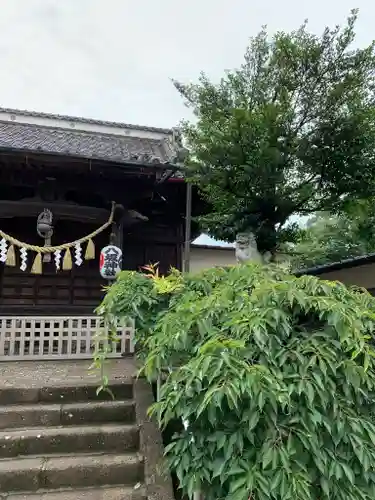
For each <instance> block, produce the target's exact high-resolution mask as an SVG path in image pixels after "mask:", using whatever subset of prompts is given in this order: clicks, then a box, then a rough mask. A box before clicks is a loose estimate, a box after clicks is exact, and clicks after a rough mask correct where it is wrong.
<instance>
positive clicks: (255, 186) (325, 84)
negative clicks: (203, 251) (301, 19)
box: [175, 11, 375, 254]
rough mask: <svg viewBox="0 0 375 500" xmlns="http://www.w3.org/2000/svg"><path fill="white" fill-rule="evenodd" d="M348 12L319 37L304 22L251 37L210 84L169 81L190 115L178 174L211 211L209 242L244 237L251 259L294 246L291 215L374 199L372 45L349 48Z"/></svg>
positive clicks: (205, 221) (205, 224) (204, 220)
mask: <svg viewBox="0 0 375 500" xmlns="http://www.w3.org/2000/svg"><path fill="white" fill-rule="evenodd" d="M356 18H357V12H356V11H353V12H352V14H351V16H350V17H349V19H348V23H347V25H346V26H345V27H343V28H339V27H336V28H335V29H333V30H330V29H329V28H326V29H325V31H324V33H323V35H322V36H321V37H317V36H315V35H313V34H310V33H309V32H308V31H307V27H306V26H307V25H306V23H305V24H304V25H302V26H301V28H300V29H298V30H297V31H295V32H292V33H284V32H279V33H277V34H276V35H274V36H273V37H272V38H271V39H270V38H269V37H268V35H267V33H266V31H265V30H263V31H261V32H260V33H259V34H258V36H256V37H255V38H254V39H252V41H251V43H250V46H249V47H248V49H247V51H246V54H245V59H244V63H243V65H242V66H241V68H240V69H238V70H234V71H228V72H227V73H226V75H225V76H224V77H223V78H222V79H221V81H220V82H219V83H217V84H216V83H213V82H211V81H210V80H209V78H208V77H207V76H205V75H204V74H202V76H201V77H200V79H199V82H198V83H196V84H187V85H185V84H183V83H179V82H175V86H176V87H177V89H178V91H179V92H180V93H181V95H182V96H183V98H184V100H185V102H186V104H187V105H188V106H190V107H191V108H192V110H193V112H194V114H195V117H196V120H195V121H194V122H193V123H184V124H183V133H184V137H185V140H186V143H187V146H188V148H189V149H190V152H191V155H190V159H189V161H188V162H187V171H188V173H189V175H190V178H191V181H192V182H193V183H195V184H196V185H197V186H198V187H199V189H200V190H201V193H202V194H203V196H204V197H205V199H206V200H207V201H208V202H209V204H210V206H211V211H210V213H209V214H208V215H206V216H203V217H201V218H200V223H201V225H202V229H203V230H205V231H207V232H208V233H209V234H210V235H212V236H214V237H216V238H219V239H223V240H229V241H233V240H234V238H235V234H236V233H238V232H247V231H250V232H253V233H254V235H255V237H256V240H257V244H258V248H259V250H260V252H262V253H263V252H266V251H270V252H271V254H274V253H275V251H276V250H277V248H278V246H279V244H280V243H283V242H284V241H293V238H294V236H295V230H296V227H295V226H294V227H293V226H290V225H288V221H289V219H290V216H291V215H293V214H301V215H306V214H311V213H314V212H316V211H321V210H324V211H326V210H327V211H334V210H336V209H338V208H339V207H341V205H342V204H343V203H344V202H345V201H346V200H347V199H356V198H359V197H362V198H364V197H367V196H368V195H370V194H373V193H374V187H375V182H374V178H375V162H374V144H375V141H374V134H375V126H374V125H375V122H374V119H375V117H374V108H373V102H374V75H375V72H374V70H375V59H374V44H371V45H370V46H368V47H366V48H364V49H353V48H352V47H351V45H352V42H353V41H354V38H355V32H354V27H355V21H356Z"/></svg>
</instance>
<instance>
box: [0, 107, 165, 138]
mask: <svg viewBox="0 0 375 500" xmlns="http://www.w3.org/2000/svg"><path fill="white" fill-rule="evenodd" d="M1 110H2V108H0V112H1ZM0 124H4V125H12V126H18V127H26V128H27V127H35V128H38V129H39V128H41V129H46V130H49V131H51V130H52V131H56V132H61V133H66V132H68V133H69V134H70V133H72V134H74V133H76V134H81V135H86V136H93V135H95V136H101V137H102V136H104V137H112V138H116V139H118V140H122V139H124V138H129V137H131V138H132V139H137V140H139V141H146V142H150V141H151V142H155V143H156V144H164V142H165V141H166V139H155V138H153V137H147V138H145V137H138V136H127V135H125V136H123V135H118V134H115V133H113V132H96V131H95V132H94V131H91V130H83V129H80V128H67V127H58V126H51V125H47V124H45V125H44V124H39V123H23V122H17V121H12V122H9V121H7V120H2V119H1V117H0Z"/></svg>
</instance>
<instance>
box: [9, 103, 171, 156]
mask: <svg viewBox="0 0 375 500" xmlns="http://www.w3.org/2000/svg"><path fill="white" fill-rule="evenodd" d="M0 112H5V113H10V114H14V115H15V116H16V115H17V114H22V115H23V116H30V117H36V118H49V119H54V120H62V121H63V120H64V121H65V120H68V121H69V122H71V123H84V124H85V123H86V124H94V125H101V126H112V127H113V126H114V127H118V128H124V129H129V130H130V129H132V130H139V131H143V132H159V133H162V134H165V135H166V139H154V138H148V137H146V138H145V137H135V136H131V135H129V136H126V135H124V136H121V135H115V134H111V133H108V134H107V133H101V132H97V131H85V130H78V129H77V130H75V129H72V130H70V129H67V128H63V127H54V126H50V125H46V126H45V125H39V124H33V123H18V122H17V121H0V149H16V150H25V151H28V152H34V151H35V152H39V153H49V154H63V155H68V156H75V157H82V158H87V159H95V160H104V161H113V162H119V163H139V164H140V165H158V164H168V163H173V161H174V159H175V156H176V149H175V148H174V147H173V145H172V134H173V133H172V130H170V129H160V128H154V127H143V126H138V125H136V126H135V125H127V124H121V123H114V122H105V121H99V120H91V119H85V118H76V117H68V116H62V115H50V114H46V113H37V112H33V111H19V110H13V109H7V108H0ZM169 138H170V140H169Z"/></svg>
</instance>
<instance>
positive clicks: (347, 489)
mask: <svg viewBox="0 0 375 500" xmlns="http://www.w3.org/2000/svg"><path fill="white" fill-rule="evenodd" d="M100 309H101V313H102V314H103V316H104V318H105V319H106V320H107V321H109V322H111V321H112V320H113V318H120V317H125V318H128V317H131V318H135V320H136V327H137V339H138V340H139V341H140V343H141V350H142V352H143V355H142V356H143V357H142V359H143V370H144V372H145V373H146V375H147V376H148V377H149V379H150V380H153V379H154V377H155V376H156V375H158V374H159V373H160V372H161V371H162V370H163V369H166V373H167V374H168V373H169V372H168V369H169V368H171V367H173V368H174V369H173V371H172V373H170V374H169V375H168V376H167V378H166V381H165V384H164V385H163V387H162V391H161V398H160V401H159V402H158V403H156V404H155V405H154V406H153V408H152V410H151V411H152V413H153V414H154V415H156V416H157V418H158V421H159V424H160V426H161V427H164V426H165V425H167V424H168V423H169V422H170V421H171V420H174V419H181V420H182V421H185V422H187V424H188V425H187V427H186V428H185V429H183V430H182V431H181V432H179V433H177V434H176V435H175V436H174V439H173V442H172V443H170V444H169V445H168V446H167V448H166V459H167V463H168V466H169V468H170V470H173V471H175V472H176V474H177V476H178V478H179V481H180V485H181V487H182V488H183V490H184V492H185V493H187V494H188V495H189V496H190V497H191V496H192V493H193V492H194V491H196V490H200V491H201V492H202V494H203V498H205V499H207V500H218V499H224V498H227V499H233V500H249V499H251V500H318V499H319V500H323V499H336V500H349V499H350V500H373V498H375V425H374V420H373V415H374V410H375V403H374V401H375V399H374V396H375V394H374V389H375V353H374V350H373V347H372V343H371V338H372V337H371V336H372V334H373V332H374V330H375V315H374V312H373V311H374V310H375V299H374V298H373V297H372V296H371V295H370V294H368V293H361V292H359V291H356V290H351V289H348V288H346V287H345V286H344V285H342V284H338V283H331V282H327V281H323V280H318V279H317V278H315V277H311V276H307V277H306V276H305V277H302V278H296V277H294V276H290V275H288V274H286V273H285V272H284V271H282V270H280V269H279V268H276V267H273V266H256V265H254V264H253V265H245V266H233V267H229V268H225V269H224V268H215V269H210V270H207V271H205V272H203V273H201V274H198V275H181V274H180V273H178V272H177V271H174V272H173V273H172V274H171V275H170V276H168V277H159V276H157V275H156V274H155V272H154V269H150V274H149V275H141V274H138V273H136V272H129V271H125V272H123V273H122V274H121V276H120V277H119V279H118V280H117V282H116V283H115V284H113V285H112V286H111V287H110V289H109V291H108V293H107V295H106V297H105V299H104V301H103V303H102V305H101V308H100Z"/></svg>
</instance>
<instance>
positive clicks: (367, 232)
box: [290, 199, 375, 269]
mask: <svg viewBox="0 0 375 500" xmlns="http://www.w3.org/2000/svg"><path fill="white" fill-rule="evenodd" d="M371 252H375V202H374V199H370V200H366V201H361V202H356V203H351V204H350V205H349V206H347V207H346V211H345V212H343V213H340V214H333V215H332V214H329V213H318V214H317V215H315V216H314V217H313V218H312V219H311V220H310V221H309V222H308V224H307V227H306V228H305V229H303V230H301V231H300V235H299V240H298V242H297V244H296V245H293V247H292V250H291V252H290V253H291V254H292V265H293V268H295V269H303V268H307V267H313V266H318V265H322V264H328V263H332V262H339V261H340V260H344V259H350V258H352V257H358V256H361V255H365V254H368V253H371Z"/></svg>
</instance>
